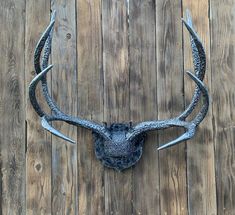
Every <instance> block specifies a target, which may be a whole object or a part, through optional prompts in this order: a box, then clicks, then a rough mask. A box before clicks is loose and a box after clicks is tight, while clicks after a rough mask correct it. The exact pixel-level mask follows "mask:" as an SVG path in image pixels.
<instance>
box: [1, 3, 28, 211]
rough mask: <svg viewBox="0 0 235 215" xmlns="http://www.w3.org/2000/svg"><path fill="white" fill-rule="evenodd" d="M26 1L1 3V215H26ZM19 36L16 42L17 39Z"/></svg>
mask: <svg viewBox="0 0 235 215" xmlns="http://www.w3.org/2000/svg"><path fill="white" fill-rule="evenodd" d="M24 8H25V2H24V1H23V0H20V1H17V2H15V1H8V0H3V1H1V6H0V25H1V37H0V48H1V63H0V71H1V74H0V86H1V93H0V115H1V120H0V175H1V179H0V181H1V194H0V195H1V198H0V201H1V203H0V204H1V211H0V213H1V214H25V211H26V204H25V135H26V134H25V126H26V125H25V110H24V102H25V96H24V67H25V65H24V54H23V51H22V50H24V34H25V28H24V19H25V10H24ZM15 35H17V40H16V39H15Z"/></svg>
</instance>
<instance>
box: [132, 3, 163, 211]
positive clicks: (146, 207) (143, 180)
mask: <svg viewBox="0 0 235 215" xmlns="http://www.w3.org/2000/svg"><path fill="white" fill-rule="evenodd" d="M129 11H130V12H129V41H130V45H129V50H130V53H129V56H130V58H129V61H130V118H131V121H132V122H133V123H137V122H140V121H144V120H152V119H157V70H156V53H155V50H156V49H155V48H156V44H155V41H156V38H155V36H156V34H155V28H156V24H155V1H147V0H146V1H142V0H140V1H139V0H136V1H130V6H129ZM148 110H154V111H148ZM146 155H147V156H146ZM132 192H133V214H159V213H160V210H159V209H160V207H159V174H158V151H157V132H151V133H149V134H148V136H147V141H146V142H145V144H144V150H143V157H142V158H141V160H140V161H139V162H138V163H137V165H136V166H135V168H134V169H133V191H132ZM143 196H144V198H143Z"/></svg>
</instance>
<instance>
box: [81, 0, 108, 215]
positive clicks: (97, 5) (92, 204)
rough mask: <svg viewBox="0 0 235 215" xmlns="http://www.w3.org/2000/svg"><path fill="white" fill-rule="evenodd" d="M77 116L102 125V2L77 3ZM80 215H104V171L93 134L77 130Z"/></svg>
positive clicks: (99, 0)
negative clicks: (95, 148)
mask: <svg viewBox="0 0 235 215" xmlns="http://www.w3.org/2000/svg"><path fill="white" fill-rule="evenodd" d="M77 53H78V58H77V62H78V114H79V115H80V116H82V117H84V118H86V119H92V120H95V121H97V122H100V123H102V122H103V112H104V111H103V110H104V108H103V87H104V83H103V69H102V28H101V0H95V1H94V0H88V1H87V0H79V1H77ZM78 190H79V199H78V205H79V211H78V214H94V215H103V214H104V211H105V208H104V167H103V166H102V164H101V163H100V162H99V161H98V160H97V159H96V157H95V153H94V147H93V139H92V134H91V132H89V131H87V130H85V129H82V128H80V129H79V130H78Z"/></svg>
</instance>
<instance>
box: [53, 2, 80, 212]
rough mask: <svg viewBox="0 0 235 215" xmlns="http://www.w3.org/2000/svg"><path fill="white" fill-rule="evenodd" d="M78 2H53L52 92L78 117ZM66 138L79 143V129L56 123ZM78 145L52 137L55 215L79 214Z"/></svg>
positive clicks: (66, 110)
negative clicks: (54, 15) (77, 205)
mask: <svg viewBox="0 0 235 215" xmlns="http://www.w3.org/2000/svg"><path fill="white" fill-rule="evenodd" d="M75 8H76V7H75V1H74V0H70V1H62V0H61V1H52V3H51V9H52V10H56V13H57V16H56V23H55V32H54V35H53V40H52V41H53V42H52V62H53V64H54V68H53V70H54V71H53V72H52V92H53V97H54V99H55V101H56V102H57V104H58V106H59V107H60V108H61V109H62V110H63V111H64V112H65V113H66V114H70V115H73V116H77V71H76V60H77V59H76V13H75V11H76V10H75ZM54 125H55V127H56V128H57V129H58V130H59V131H61V132H62V133H63V134H65V135H66V136H68V137H70V138H71V139H73V140H75V141H76V140H77V128H76V127H73V126H71V125H68V124H65V123H62V122H60V123H54ZM76 192H77V146H76V145H72V144H70V143H68V142H66V141H64V140H62V139H60V138H57V137H55V136H52V213H53V214H77V212H76V204H77V197H76V195H77V193H76Z"/></svg>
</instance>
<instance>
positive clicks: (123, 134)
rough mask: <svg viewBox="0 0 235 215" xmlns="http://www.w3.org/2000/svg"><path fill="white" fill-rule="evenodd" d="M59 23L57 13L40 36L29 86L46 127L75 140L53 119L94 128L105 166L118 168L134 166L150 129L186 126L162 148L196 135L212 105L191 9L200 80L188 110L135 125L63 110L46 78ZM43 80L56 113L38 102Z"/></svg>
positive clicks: (98, 152)
mask: <svg viewBox="0 0 235 215" xmlns="http://www.w3.org/2000/svg"><path fill="white" fill-rule="evenodd" d="M54 23H55V12H53V14H52V17H51V22H50V24H49V26H48V27H47V29H46V30H45V32H44V33H43V35H42V37H41V38H40V40H39V42H38V44H37V46H36V49H35V55H34V66H35V71H36V73H37V75H36V77H35V78H34V79H33V80H32V81H31V83H30V85H29V98H30V101H31V103H32V106H33V107H34V109H35V111H36V112H37V114H38V115H39V116H40V117H41V123H42V126H43V127H44V128H45V129H46V130H48V131H50V132H51V133H52V134H54V135H56V136H58V137H61V138H63V139H64V140H67V141H69V142H71V143H75V142H74V141H73V140H71V139H70V138H68V137H66V136H65V135H63V134H62V133H60V132H59V131H57V130H56V129H55V128H53V127H52V126H51V125H50V122H52V121H64V122H66V123H69V124H71V125H76V126H81V127H84V128H87V129H90V130H91V131H92V132H93V136H94V142H95V152H96V156H97V158H98V159H99V160H101V161H102V163H103V164H104V165H105V166H108V167H111V168H114V169H116V170H123V169H126V168H129V167H131V166H133V165H134V164H135V163H136V162H137V161H138V160H139V159H140V157H141V155H142V146H143V143H144V140H145V135H146V132H148V131H150V130H160V129H167V128H170V127H182V128H185V129H186V131H185V133H184V134H183V135H181V136H180V137H178V138H176V139H175V140H173V141H171V142H169V143H167V144H165V145H163V146H161V147H159V148H158V149H159V150H160V149H164V148H167V147H170V146H173V145H175V144H177V143H180V142H182V141H185V140H188V139H190V138H192V137H193V136H194V134H195V130H196V127H197V126H198V125H199V124H200V123H201V121H202V120H203V119H204V117H205V115H206V113H207V111H208V107H209V95H208V92H207V89H206V87H205V86H204V84H203V82H202V80H203V78H204V75H205V69H206V56H205V51H204V48H203V46H202V43H201V41H200V39H199V37H198V36H197V34H196V32H195V31H194V29H193V26H192V20H191V17H190V14H189V12H187V21H185V20H183V23H184V24H185V26H186V28H187V30H188V31H189V33H190V35H191V47H192V53H193V63H194V70H195V75H193V74H192V73H190V72H187V74H188V75H189V76H190V78H191V79H192V80H193V81H194V82H195V83H196V85H197V87H196V89H195V92H194V95H193V98H192V101H191V103H190V104H189V105H188V107H187V108H186V110H185V111H184V112H183V113H181V114H180V115H179V116H177V117H175V118H171V119H166V120H159V121H156V120H154V121H146V122H141V123H139V124H137V125H135V126H131V125H129V124H124V123H114V124H112V125H111V126H109V127H108V126H106V125H101V124H98V123H95V122H93V121H89V120H85V119H82V118H80V117H74V116H70V115H67V114H65V113H63V112H62V111H61V110H60V109H59V108H58V106H57V105H56V103H55V102H54V101H53V99H52V98H51V96H50V94H49V92H48V87H47V81H46V74H47V72H49V71H50V70H51V68H52V65H49V66H48V59H49V55H50V53H51V41H52V32H53V26H54ZM43 48H44V53H43V56H42V63H41V62H40V59H41V52H42V50H43ZM39 81H41V83H42V90H43V95H44V97H45V99H46V102H47V104H48V106H49V107H50V109H51V111H52V114H51V115H48V114H46V113H45V112H44V111H43V110H42V109H41V107H40V106H39V104H38V102H37V98H36V96H35V90H36V86H37V84H38V82H39ZM201 94H202V96H203V106H202V108H201V110H200V111H199V113H198V114H197V115H196V117H195V118H194V119H193V120H191V121H189V122H187V121H186V118H187V117H188V116H189V115H190V114H191V113H192V111H193V110H194V109H195V107H196V105H197V104H198V101H199V98H200V96H201Z"/></svg>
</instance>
